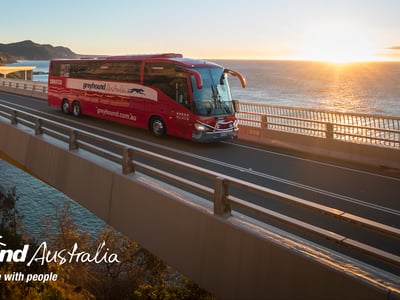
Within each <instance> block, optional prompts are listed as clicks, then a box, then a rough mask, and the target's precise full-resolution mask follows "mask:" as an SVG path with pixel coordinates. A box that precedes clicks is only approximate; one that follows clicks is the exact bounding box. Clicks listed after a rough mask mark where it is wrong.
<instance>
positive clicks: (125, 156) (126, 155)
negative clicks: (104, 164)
mask: <svg viewBox="0 0 400 300" xmlns="http://www.w3.org/2000/svg"><path fill="white" fill-rule="evenodd" d="M132 159H133V155H132V150H131V149H129V148H124V152H123V153H122V173H123V174H129V173H134V172H135V167H134V165H133V162H132Z"/></svg>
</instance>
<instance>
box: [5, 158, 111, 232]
mask: <svg viewBox="0 0 400 300" xmlns="http://www.w3.org/2000/svg"><path fill="white" fill-rule="evenodd" d="M0 186H1V187H2V188H3V189H4V190H5V191H8V190H10V189H11V188H13V187H16V190H17V196H18V197H19V199H18V201H17V204H16V208H17V209H18V211H19V212H20V213H21V214H22V215H23V226H24V232H26V233H28V234H30V235H31V236H33V237H36V238H37V237H39V236H42V234H43V233H45V232H46V230H47V224H48V221H49V218H50V219H51V220H53V221H54V219H55V215H56V209H58V210H59V211H60V210H62V209H63V207H64V204H65V203H68V204H69V206H70V213H71V218H72V219H73V220H74V222H75V223H76V224H77V226H78V229H79V230H80V232H87V233H89V235H91V236H92V237H96V236H97V234H98V232H99V231H100V230H101V229H102V228H103V227H104V225H105V224H104V222H103V221H102V220H101V219H99V218H98V217H96V216H95V215H93V214H92V213H91V212H89V211H88V210H87V209H85V208H83V207H82V206H81V205H79V204H78V203H76V202H74V201H72V200H71V199H70V198H69V197H67V196H66V195H64V194H63V193H61V192H60V191H58V190H56V189H55V188H53V187H51V186H49V185H47V184H45V183H44V182H42V181H40V180H39V179H36V178H35V177H32V176H31V175H29V174H27V173H25V172H24V171H22V170H20V169H18V168H16V167H14V166H13V165H11V164H9V163H7V162H6V161H4V160H1V159H0ZM93 201H96V199H93Z"/></svg>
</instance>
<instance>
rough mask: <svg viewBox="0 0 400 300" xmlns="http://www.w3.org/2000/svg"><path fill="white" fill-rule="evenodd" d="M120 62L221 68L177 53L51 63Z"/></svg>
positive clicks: (105, 57) (89, 58)
mask: <svg viewBox="0 0 400 300" xmlns="http://www.w3.org/2000/svg"><path fill="white" fill-rule="evenodd" d="M111 60H116V61H121V60H124V61H126V60H146V61H174V62H175V63H177V64H179V65H182V66H185V67H199V66H216V67H221V66H220V65H218V64H215V63H213V62H209V61H205V60H200V59H193V58H184V57H183V55H182V54H178V53H162V54H139V55H117V56H100V57H81V58H79V59H53V61H111Z"/></svg>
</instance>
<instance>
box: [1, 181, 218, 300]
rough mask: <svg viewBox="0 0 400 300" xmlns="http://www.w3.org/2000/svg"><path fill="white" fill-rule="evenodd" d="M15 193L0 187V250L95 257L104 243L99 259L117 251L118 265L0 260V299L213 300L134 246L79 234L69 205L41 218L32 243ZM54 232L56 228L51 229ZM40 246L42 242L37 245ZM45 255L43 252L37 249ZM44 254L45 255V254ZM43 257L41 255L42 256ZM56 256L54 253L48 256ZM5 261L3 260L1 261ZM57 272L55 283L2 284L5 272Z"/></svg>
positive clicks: (107, 235) (114, 237)
mask: <svg viewBox="0 0 400 300" xmlns="http://www.w3.org/2000/svg"><path fill="white" fill-rule="evenodd" d="M17 201H18V196H17V193H16V189H15V188H13V189H11V190H9V191H5V190H4V189H3V188H1V186H0V222H1V223H0V235H1V236H2V239H1V240H0V242H2V243H3V244H6V246H3V245H2V246H0V249H13V250H15V249H22V247H23V245H26V244H29V245H30V247H29V251H30V253H29V254H28V255H27V257H32V255H34V253H32V252H33V251H37V249H38V248H40V247H41V246H43V242H42V241H46V246H47V249H52V250H53V251H54V250H55V249H68V250H69V251H70V249H72V248H73V247H74V245H76V244H78V245H79V251H84V252H87V253H96V251H99V245H102V243H103V242H105V244H106V245H107V246H106V249H101V251H100V255H99V257H102V256H103V255H105V254H106V253H107V252H108V253H117V254H118V260H119V263H94V262H92V263H88V262H87V263H85V262H82V261H79V262H71V263H64V264H61V263H60V261H59V260H58V261H55V259H54V261H50V262H49V261H46V262H45V263H43V261H41V260H35V261H34V262H33V263H32V264H31V265H30V266H27V264H26V262H25V263H22V262H12V261H11V262H0V275H1V274H3V278H1V279H0V300H1V299H10V300H13V299H214V297H213V296H212V295H210V294H209V293H208V292H206V291H205V290H203V289H201V288H199V287H198V286H197V285H196V284H195V283H193V282H191V281H189V280H188V279H186V278H184V277H183V276H182V275H181V274H179V273H178V272H176V271H175V270H173V269H172V268H171V267H169V266H167V265H166V264H165V263H164V262H163V261H161V260H160V259H159V258H157V257H155V256H154V255H152V254H151V253H149V252H148V251H147V250H145V249H144V248H142V247H140V246H139V245H138V244H137V243H135V242H133V241H131V240H129V239H128V238H127V237H125V236H123V235H122V234H120V233H118V232H116V231H115V230H113V229H112V228H110V227H106V228H104V229H103V231H102V232H101V233H100V234H99V236H98V237H97V238H95V239H93V238H91V237H89V235H88V234H87V233H80V232H79V230H78V227H77V226H76V224H75V223H74V222H73V220H72V218H71V214H70V209H69V205H68V204H66V205H64V206H63V207H58V208H56V209H55V217H53V218H51V219H46V220H44V222H45V224H46V225H47V226H46V228H47V229H46V230H45V232H43V234H42V235H43V239H40V242H38V241H34V240H33V239H32V238H31V237H29V236H26V235H25V234H24V230H23V228H22V222H21V220H22V216H21V214H20V213H19V211H18V210H17V209H16V206H15V204H16V202H17ZM54 228H57V230H54ZM40 243H41V244H40ZM42 252H43V254H41V255H40V256H43V257H44V255H45V254H44V252H45V250H43V249H42ZM47 254H48V253H47ZM47 254H46V255H47ZM48 257H53V258H55V257H56V256H55V255H54V253H53V254H52V255H51V256H48ZM3 260H4V259H3ZM13 272H21V273H22V274H32V273H37V274H45V273H46V274H50V273H51V272H52V273H53V274H57V280H55V281H48V282H45V283H43V282H41V281H31V282H28V283H27V282H26V281H24V280H22V281H18V280H14V281H6V280H4V274H12V273H13Z"/></svg>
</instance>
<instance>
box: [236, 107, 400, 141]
mask: <svg viewBox="0 0 400 300" xmlns="http://www.w3.org/2000/svg"><path fill="white" fill-rule="evenodd" d="M239 111H240V112H239V113H237V117H238V119H239V124H242V125H247V126H252V127H258V128H265V129H267V130H279V131H285V132H290V133H295V134H303V135H309V136H315V137H320V138H326V139H336V140H341V141H345V142H352V143H359V144H370V145H379V146H383V147H390V148H400V118H396V117H388V116H376V115H367V114H350V113H340V112H329V111H323V110H315V109H306V108H295V107H285V106H272V105H264V104H253V103H243V102H241V103H240V105H239Z"/></svg>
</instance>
